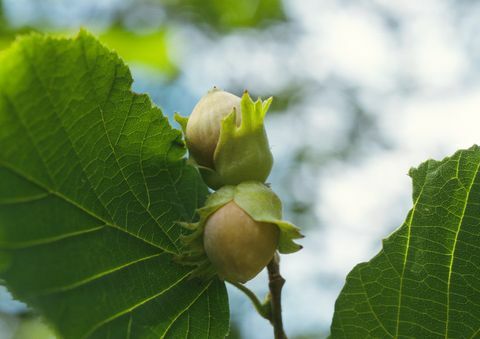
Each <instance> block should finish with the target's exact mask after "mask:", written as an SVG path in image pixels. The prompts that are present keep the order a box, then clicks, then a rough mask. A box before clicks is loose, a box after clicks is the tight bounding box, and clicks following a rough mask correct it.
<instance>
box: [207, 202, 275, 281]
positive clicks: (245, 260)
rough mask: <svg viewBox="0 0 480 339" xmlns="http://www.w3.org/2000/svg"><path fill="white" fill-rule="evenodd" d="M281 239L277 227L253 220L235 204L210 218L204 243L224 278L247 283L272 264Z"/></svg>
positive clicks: (231, 203) (210, 257)
mask: <svg viewBox="0 0 480 339" xmlns="http://www.w3.org/2000/svg"><path fill="white" fill-rule="evenodd" d="M278 238H279V229H278V227H277V225H275V224H271V223H263V222H257V221H255V220H253V219H252V218H251V217H250V216H249V215H248V214H247V213H246V212H245V211H244V210H242V209H241V208H240V207H239V206H238V205H237V204H236V203H235V202H233V201H231V202H229V203H228V204H226V205H224V206H223V207H221V208H220V209H218V210H217V211H216V212H215V213H213V214H212V215H211V216H210V217H209V218H208V220H207V222H206V224H205V230H204V237H203V244H204V248H205V252H206V253H207V256H208V258H209V260H210V261H211V263H212V264H213V265H214V266H215V268H216V270H217V272H218V274H219V276H220V277H221V278H223V279H226V280H228V281H232V282H242V283H243V282H246V281H248V280H250V279H252V278H254V277H255V276H256V275H257V274H258V273H260V271H261V270H262V269H263V268H264V267H265V266H266V265H267V264H268V263H269V262H270V260H271V259H272V258H273V255H274V254H275V250H276V249H277V246H278Z"/></svg>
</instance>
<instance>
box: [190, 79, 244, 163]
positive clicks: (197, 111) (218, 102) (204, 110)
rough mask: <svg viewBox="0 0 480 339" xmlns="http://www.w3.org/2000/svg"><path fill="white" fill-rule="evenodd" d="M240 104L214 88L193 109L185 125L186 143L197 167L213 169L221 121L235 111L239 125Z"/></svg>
mask: <svg viewBox="0 0 480 339" xmlns="http://www.w3.org/2000/svg"><path fill="white" fill-rule="evenodd" d="M240 102H241V99H240V98H239V97H237V96H236V95H234V94H231V93H228V92H225V91H222V90H219V89H216V88H214V89H213V90H211V91H210V92H208V93H207V94H206V95H205V96H203V97H202V98H201V99H200V101H199V102H198V103H197V105H196V106H195V107H194V109H193V111H192V114H191V115H190V118H189V119H188V123H187V128H186V141H187V146H188V149H189V151H190V153H191V154H192V156H193V158H194V159H195V161H196V162H197V163H198V164H199V165H202V166H205V167H209V168H212V169H213V168H215V167H214V162H213V155H214V153H215V148H216V147H217V143H218V139H219V137H220V127H221V121H222V119H223V118H225V117H226V116H227V115H228V114H230V113H231V112H232V111H233V109H235V110H236V112H237V115H236V123H237V125H239V124H240V121H241V114H240V113H241V105H240Z"/></svg>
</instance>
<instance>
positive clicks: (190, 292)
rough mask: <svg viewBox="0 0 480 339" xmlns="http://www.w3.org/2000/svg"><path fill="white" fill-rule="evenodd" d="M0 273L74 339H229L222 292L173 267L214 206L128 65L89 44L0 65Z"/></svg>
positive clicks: (66, 42)
mask: <svg viewBox="0 0 480 339" xmlns="http://www.w3.org/2000/svg"><path fill="white" fill-rule="evenodd" d="M0 65H1V67H0V250H1V251H0V269H1V278H2V279H4V280H5V281H6V283H7V286H8V288H9V289H10V291H12V292H13V294H14V295H15V297H17V298H18V299H20V300H22V301H25V302H27V303H28V304H29V305H31V306H32V307H34V308H35V309H36V310H38V311H39V312H41V314H42V315H43V316H44V317H45V318H46V319H47V320H48V321H49V322H51V323H52V324H53V325H54V327H55V329H56V330H57V331H58V332H59V333H60V334H61V335H62V336H64V337H65V338H82V337H89V338H106V337H111V338H123V337H131V338H159V337H163V336H166V337H169V338H176V337H194V338H220V337H223V336H224V335H225V334H226V332H227V331H228V318H229V316H228V302H227V295H226V291H225V286H224V284H223V283H221V282H220V281H218V280H217V279H214V280H210V281H206V282H202V281H197V280H195V279H188V275H189V269H187V268H186V267H184V266H180V265H178V264H176V263H175V262H174V261H173V260H172V259H173V258H174V256H176V255H177V254H179V253H181V251H182V249H181V242H180V240H179V238H180V235H181V232H182V231H181V228H180V227H178V225H177V224H176V223H177V221H191V220H192V218H193V217H194V214H195V209H196V208H197V207H199V206H200V205H201V204H202V203H203V201H204V199H205V196H206V194H207V189H206V186H205V185H204V184H203V182H202V181H201V179H200V177H199V175H198V173H197V171H196V170H195V169H194V168H193V167H191V166H189V165H187V164H186V162H185V160H184V154H185V147H184V144H183V141H182V139H181V133H180V132H179V131H176V130H174V129H172V128H171V127H170V125H169V124H168V121H167V119H166V118H165V117H164V116H163V115H162V114H161V112H160V110H159V109H158V108H156V107H153V106H152V103H151V101H150V99H149V98H148V97H147V96H145V95H138V94H135V93H133V92H132V91H131V90H130V87H131V83H132V79H131V75H130V72H129V70H128V68H127V67H126V66H125V65H124V64H123V62H122V61H121V60H120V59H119V58H118V56H117V55H116V54H114V53H112V52H110V51H108V50H107V49H106V48H105V47H103V46H102V45H101V44H100V43H98V42H97V41H96V40H95V39H94V38H93V37H91V36H90V35H88V34H87V33H85V32H81V33H80V34H79V36H78V37H77V38H75V39H53V38H49V37H44V36H40V35H31V36H28V37H24V38H21V39H19V40H17V42H16V43H15V44H14V45H13V46H12V47H11V48H9V49H8V50H6V51H4V52H3V53H2V54H0Z"/></svg>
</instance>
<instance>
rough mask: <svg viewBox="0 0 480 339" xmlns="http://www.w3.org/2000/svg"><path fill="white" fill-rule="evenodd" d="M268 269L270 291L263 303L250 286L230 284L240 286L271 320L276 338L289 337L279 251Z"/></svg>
mask: <svg viewBox="0 0 480 339" xmlns="http://www.w3.org/2000/svg"><path fill="white" fill-rule="evenodd" d="M267 270H268V287H269V289H270V292H269V293H268V295H267V297H266V298H265V301H264V302H263V303H262V302H260V300H259V299H258V298H257V296H256V295H255V293H253V292H252V291H251V290H250V289H249V288H248V287H246V286H245V285H243V284H241V283H238V282H231V281H228V282H229V283H230V284H232V285H233V286H235V287H236V288H238V289H239V290H240V291H242V292H243V293H245V295H246V296H247V297H248V298H249V299H250V300H251V301H252V303H253V305H254V306H255V309H256V310H257V312H258V313H259V314H260V315H261V316H262V317H263V318H265V319H267V320H268V321H270V323H271V324H272V326H273V333H274V335H275V339H287V335H286V334H285V330H284V329H283V320H282V288H283V285H284V284H285V279H283V277H282V276H281V275H280V257H279V255H278V253H275V256H274V257H273V259H272V260H271V261H270V263H269V264H268V266H267Z"/></svg>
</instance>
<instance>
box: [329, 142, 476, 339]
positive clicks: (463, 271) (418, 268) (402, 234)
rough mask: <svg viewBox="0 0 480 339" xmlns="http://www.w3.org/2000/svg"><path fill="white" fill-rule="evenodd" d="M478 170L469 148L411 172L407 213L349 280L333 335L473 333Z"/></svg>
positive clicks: (446, 335) (452, 335)
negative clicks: (401, 223) (411, 198)
mask: <svg viewBox="0 0 480 339" xmlns="http://www.w3.org/2000/svg"><path fill="white" fill-rule="evenodd" d="M479 167H480V148H479V147H478V146H474V147H472V148H470V149H468V150H461V151H458V152H457V153H455V154H454V155H453V156H452V157H449V158H446V159H444V160H443V161H434V160H429V161H427V162H425V163H423V164H422V165H420V167H419V168H417V169H412V170H411V171H410V176H411V177H412V179H413V208H412V210H411V211H410V212H409V214H408V216H407V219H406V221H405V223H404V224H403V226H402V227H400V228H399V229H398V230H397V231H396V232H394V233H393V234H392V235H391V236H390V237H388V238H387V239H385V240H384V243H383V249H382V251H381V252H380V253H379V254H378V255H377V256H375V257H374V258H373V259H372V260H371V261H370V262H368V263H362V264H360V265H358V266H357V267H355V268H354V269H353V271H352V272H351V273H350V274H349V275H348V277H347V282H346V285H345V287H344V288H343V290H342V292H341V294H340V296H339V298H338V300H337V302H336V305H335V315H334V318H333V324H332V328H331V330H332V338H400V337H401V338H407V337H409V338H474V337H478V336H480V255H479V248H480V176H479Z"/></svg>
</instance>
